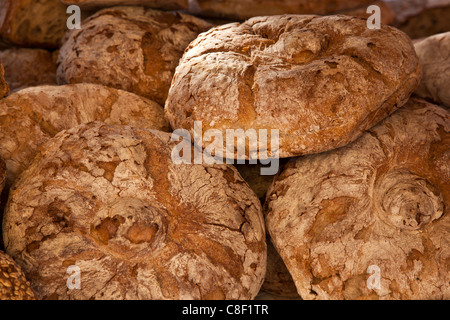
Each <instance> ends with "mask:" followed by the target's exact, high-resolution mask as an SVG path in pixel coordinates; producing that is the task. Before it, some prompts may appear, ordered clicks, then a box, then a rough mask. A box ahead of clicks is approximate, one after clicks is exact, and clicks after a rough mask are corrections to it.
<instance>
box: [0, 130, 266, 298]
mask: <svg viewBox="0 0 450 320" xmlns="http://www.w3.org/2000/svg"><path fill="white" fill-rule="evenodd" d="M176 145H177V142H175V141H172V140H171V135H170V134H168V133H163V132H160V131H155V130H146V129H135V128H132V127H129V126H110V125H106V124H103V123H100V122H93V123H90V124H86V125H81V126H78V127H75V128H72V129H70V130H68V131H62V132H60V133H59V134H58V135H56V136H55V137H54V138H53V139H51V140H49V141H48V143H47V144H46V145H45V146H44V147H43V148H42V151H41V152H40V154H39V155H38V156H37V157H36V158H35V160H34V161H33V163H32V164H31V165H30V167H29V168H28V169H27V170H26V171H25V172H23V174H22V176H21V177H20V179H19V180H18V181H17V183H16V184H15V186H14V187H13V188H12V189H11V193H10V199H9V201H8V203H9V205H8V207H7V209H6V212H5V217H4V225H3V232H4V239H5V248H6V251H7V252H8V253H9V254H10V255H11V256H12V257H14V259H15V260H16V261H17V262H18V263H19V264H20V265H21V266H22V268H23V270H24V272H25V274H26V275H27V276H28V277H29V279H30V281H31V283H32V286H33V289H35V292H36V294H37V295H38V297H39V298H42V299H51V298H57V299H142V300H145V299H253V298H254V297H255V296H256V295H257V293H258V292H259V289H260V287H261V284H262V281H263V279H264V273H265V270H266V260H265V259H266V243H265V230H264V221H263V217H262V212H261V205H260V204H259V201H258V199H257V198H256V196H255V194H254V193H253V191H251V189H250V188H249V187H248V185H247V184H246V183H245V182H244V181H243V180H242V178H241V177H240V175H239V174H238V172H237V171H236V169H235V168H233V167H232V166H231V165H191V164H175V163H173V162H172V160H171V154H172V150H173V148H174V147H175V146H176ZM188 146H189V148H191V147H192V146H191V145H190V144H189V145H188ZM19 221H20V222H19ZM24 234H26V235H27V236H26V237H24V236H23V235H24ZM70 266H72V267H71V269H70V270H72V269H74V270H75V268H77V267H78V268H79V273H78V274H79V276H80V289H79V290H70V289H68V287H67V285H66V282H67V280H68V275H67V274H66V272H67V268H68V267H70Z"/></svg>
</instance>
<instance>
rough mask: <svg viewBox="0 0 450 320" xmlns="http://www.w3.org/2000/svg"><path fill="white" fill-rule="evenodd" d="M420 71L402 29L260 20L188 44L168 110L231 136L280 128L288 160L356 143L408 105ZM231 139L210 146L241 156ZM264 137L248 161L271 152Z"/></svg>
mask: <svg viewBox="0 0 450 320" xmlns="http://www.w3.org/2000/svg"><path fill="white" fill-rule="evenodd" d="M420 76H421V69H420V65H419V62H418V58H417V56H416V53H415V51H414V47H413V45H412V43H411V40H410V39H409V38H408V37H407V36H406V35H405V34H404V33H403V32H401V31H398V30H396V29H395V28H392V27H389V26H382V27H381V29H380V30H370V29H368V28H367V25H366V21H365V20H363V19H360V18H354V17H349V16H328V17H319V16H311V15H284V16H272V17H257V18H253V19H250V20H248V21H246V22H244V23H242V24H240V23H234V24H228V25H223V26H219V27H216V28H213V29H211V30H210V31H208V32H205V33H203V34H201V35H199V37H198V38H197V39H196V40H194V41H193V42H192V43H191V44H190V45H189V47H188V49H187V50H186V52H185V54H184V56H183V58H182V59H181V61H180V64H179V66H178V67H177V69H176V72H175V75H174V80H173V82H172V86H171V89H170V92H169V97H168V99H167V103H166V106H165V114H166V117H167V119H168V120H169V122H170V124H171V126H172V128H173V129H174V130H175V129H179V128H183V129H186V130H189V131H190V132H191V134H192V135H193V134H194V124H195V122H196V121H201V122H202V129H203V131H207V130H210V129H214V130H219V131H221V133H222V135H223V137H225V136H226V129H229V128H232V129H242V130H244V131H248V130H249V129H253V130H255V131H256V132H258V131H259V130H261V129H265V130H267V132H268V134H270V133H272V132H274V130H279V150H278V151H279V156H280V157H290V156H296V155H305V154H311V153H318V152H323V151H327V150H331V149H335V148H338V147H341V146H344V145H346V144H348V143H350V142H351V141H354V140H355V139H356V138H358V137H359V136H360V135H361V134H362V132H364V130H367V129H368V128H370V127H372V126H373V125H375V124H376V123H378V122H379V121H380V120H382V119H383V118H385V117H386V116H387V115H389V114H390V113H392V112H393V111H395V110H396V109H397V108H399V107H401V106H402V105H403V104H404V103H405V102H406V101H407V99H408V97H409V96H410V94H411V93H412V92H413V91H414V90H415V88H416V87H417V85H418V83H419V80H420ZM264 138H265V137H264ZM223 140H225V139H223ZM231 142H232V141H228V142H227V141H224V143H223V144H222V142H221V141H220V140H219V139H216V140H215V141H214V142H212V143H210V142H207V141H206V140H204V141H203V147H205V146H207V145H208V146H211V149H214V148H215V149H216V150H220V151H222V154H223V155H225V154H228V155H230V156H232V155H233V154H234V157H235V158H241V156H240V155H239V153H238V152H236V150H235V146H233V145H232V143H231ZM260 142H261V141H259V139H249V143H248V145H247V146H246V147H247V148H246V153H245V158H247V159H248V158H249V157H250V156H252V157H253V158H260V157H261V158H263V157H264V156H261V153H263V154H264V153H266V150H265V149H263V148H260ZM227 146H228V149H227ZM276 151H277V148H273V147H270V148H269V150H268V152H267V153H268V156H269V157H270V156H274V153H275V152H276ZM275 156H276V154H275Z"/></svg>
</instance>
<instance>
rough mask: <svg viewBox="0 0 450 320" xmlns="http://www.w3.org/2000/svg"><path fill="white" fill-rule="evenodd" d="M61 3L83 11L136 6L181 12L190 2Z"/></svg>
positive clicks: (64, 0) (103, 0) (116, 0)
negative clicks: (74, 6) (75, 6)
mask: <svg viewBox="0 0 450 320" xmlns="http://www.w3.org/2000/svg"><path fill="white" fill-rule="evenodd" d="M61 2H62V3H64V4H67V5H71V4H75V5H77V6H80V8H82V9H98V8H103V7H112V6H136V5H139V6H144V7H148V8H153V9H160V10H180V9H187V8H188V0H61Z"/></svg>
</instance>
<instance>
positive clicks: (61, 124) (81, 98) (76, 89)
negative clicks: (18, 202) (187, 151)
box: [0, 84, 169, 186]
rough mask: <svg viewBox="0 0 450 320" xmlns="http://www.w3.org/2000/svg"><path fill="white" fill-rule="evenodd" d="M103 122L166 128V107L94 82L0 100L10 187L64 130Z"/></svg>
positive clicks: (0, 139)
mask: <svg viewBox="0 0 450 320" xmlns="http://www.w3.org/2000/svg"><path fill="white" fill-rule="evenodd" d="M91 121H104V122H105V123H108V124H122V125H131V126H134V127H139V128H151V129H157V130H164V131H167V130H168V129H169V128H168V123H167V122H166V120H165V119H164V110H163V108H162V107H161V106H160V105H158V104H157V103H156V102H153V101H151V100H148V99H145V98H143V97H140V96H137V95H135V94H133V93H130V92H126V91H122V90H117V89H113V88H108V87H105V86H102V85H94V84H76V85H65V86H38V87H31V88H27V89H23V90H21V91H18V92H16V93H13V94H11V95H9V96H8V97H6V98H5V99H2V100H0V157H1V158H3V159H4V160H5V162H6V167H7V172H8V178H7V185H8V186H10V185H11V184H12V183H13V182H14V180H15V179H16V178H17V176H18V175H19V174H20V173H21V172H22V171H23V170H24V169H25V168H27V167H28V165H29V164H30V162H31V161H32V160H33V158H34V157H35V155H36V153H37V151H38V150H39V147H40V146H41V145H43V144H44V143H45V142H46V141H47V140H48V139H50V138H51V137H53V136H55V135H56V134H57V133H58V132H59V131H62V130H64V129H69V128H72V127H74V126H77V125H79V124H82V123H88V122H91Z"/></svg>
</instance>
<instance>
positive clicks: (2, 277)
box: [0, 251, 36, 300]
mask: <svg viewBox="0 0 450 320" xmlns="http://www.w3.org/2000/svg"><path fill="white" fill-rule="evenodd" d="M0 300H36V296H35V294H34V292H33V290H32V289H31V286H30V282H29V281H27V279H26V278H25V275H24V273H23V272H22V269H21V268H20V267H19V266H18V265H17V264H16V263H15V262H14V260H13V259H12V258H11V257H10V256H8V255H7V254H6V253H4V252H3V251H0Z"/></svg>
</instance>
